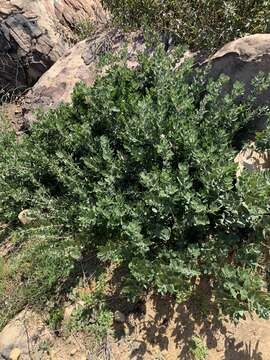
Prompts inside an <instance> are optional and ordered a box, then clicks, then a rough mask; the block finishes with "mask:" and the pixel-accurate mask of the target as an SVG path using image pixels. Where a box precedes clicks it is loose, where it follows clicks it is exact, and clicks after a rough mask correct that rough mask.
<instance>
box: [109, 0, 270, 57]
mask: <svg viewBox="0 0 270 360" xmlns="http://www.w3.org/2000/svg"><path fill="white" fill-rule="evenodd" d="M103 4H104V6H105V7H107V8H108V9H109V10H110V11H111V13H112V16H113V19H114V21H115V22H116V24H118V25H120V26H124V27H126V28H128V29H136V28H141V27H142V26H146V27H150V28H151V29H155V30H158V31H161V32H162V31H163V32H166V33H168V34H171V35H175V39H176V40H177V41H180V43H182V44H183V43H184V44H187V45H189V46H190V47H191V48H195V49H196V48H198V49H199V50H202V48H206V49H207V50H209V51H211V50H213V49H215V48H217V47H219V46H221V45H224V44H225V43H226V42H228V41H231V40H234V39H235V38H237V37H241V36H244V35H246V34H255V33H266V32H268V31H269V22H270V3H269V1H268V0H266V1H265V0H258V1H254V0H245V1H243V0H226V1H225V0H115V1H109V0H103Z"/></svg>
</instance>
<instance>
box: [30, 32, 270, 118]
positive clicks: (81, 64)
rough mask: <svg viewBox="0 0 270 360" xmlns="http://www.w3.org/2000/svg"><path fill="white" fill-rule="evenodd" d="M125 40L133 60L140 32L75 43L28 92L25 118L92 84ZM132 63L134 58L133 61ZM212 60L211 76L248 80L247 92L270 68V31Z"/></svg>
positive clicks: (242, 41) (266, 96)
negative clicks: (101, 62)
mask: <svg viewBox="0 0 270 360" xmlns="http://www.w3.org/2000/svg"><path fill="white" fill-rule="evenodd" d="M126 42H128V43H129V52H130V57H131V59H132V54H134V53H135V51H136V49H138V48H139V47H140V48H141V47H142V46H143V36H142V34H141V33H139V34H138V33H132V34H130V35H127V34H124V33H122V32H121V31H117V30H111V31H109V32H102V33H99V34H97V35H95V36H94V37H92V38H89V39H87V40H85V41H82V42H80V43H78V44H77V45H75V47H73V48H72V49H71V50H70V51H68V52H67V53H66V54H65V55H64V56H63V57H62V58H61V59H59V60H58V61H57V62H56V64H54V66H52V67H51V69H50V70H49V71H47V72H46V74H44V75H43V76H42V78H41V79H40V80H39V81H38V82H37V83H36V85H35V86H34V87H33V88H32V89H31V90H30V91H29V92H28V94H27V96H26V98H25V102H24V105H23V112H24V113H25V118H28V119H29V118H31V117H32V116H31V114H30V112H31V111H32V110H35V109H37V108H39V107H41V108H45V109H46V108H51V107H56V106H57V105H59V104H60V102H62V101H63V102H69V101H70V97H71V93H72V89H73V87H74V85H75V84H76V82H78V81H80V80H81V81H84V82H85V83H86V84H88V85H92V84H93V82H94V80H95V77H96V70H95V65H96V62H97V60H98V58H99V57H100V55H101V54H103V53H105V52H107V51H109V50H112V51H116V50H117V49H119V48H121V47H122V46H123V44H124V43H126ZM133 62H134V59H133ZM133 62H132V60H131V62H130V64H131V65H132V63H133ZM209 62H210V63H211V65H212V70H211V76H212V77H218V76H219V75H220V74H222V73H224V74H226V75H228V76H229V77H230V78H231V81H230V84H232V83H233V82H234V81H236V80H240V81H242V82H244V83H245V85H246V88H247V93H248V92H249V91H250V88H251V85H250V84H251V80H252V79H253V78H254V77H255V76H256V75H257V74H258V73H259V72H261V71H262V72H265V73H269V71H270V34H257V35H251V36H246V37H244V38H240V39H237V40H235V41H232V42H230V43H229V44H227V45H225V46H224V47H223V48H222V49H220V50H219V51H218V52H217V53H216V54H215V55H213V56H212V57H211V58H210V59H208V60H207V62H206V63H207V64H208V63H209ZM269 99H270V91H267V92H265V93H264V94H262V95H261V96H259V97H258V101H259V102H260V103H268V102H269Z"/></svg>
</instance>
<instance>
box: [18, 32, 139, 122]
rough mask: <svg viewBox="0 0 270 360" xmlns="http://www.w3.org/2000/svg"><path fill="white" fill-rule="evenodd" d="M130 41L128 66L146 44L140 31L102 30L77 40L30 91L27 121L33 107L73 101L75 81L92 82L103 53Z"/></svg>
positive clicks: (133, 62)
mask: <svg viewBox="0 0 270 360" xmlns="http://www.w3.org/2000/svg"><path fill="white" fill-rule="evenodd" d="M126 43H128V44H129V47H128V48H129V50H128V51H129V54H130V56H129V61H128V66H130V67H134V66H136V64H137V62H136V58H135V56H134V54H135V52H136V50H138V49H142V48H143V47H144V39H143V36H142V35H141V33H132V34H129V35H127V34H124V33H123V32H121V31H118V30H111V31H108V32H101V33H99V34H97V35H95V36H93V37H92V38H90V39H87V40H84V41H82V42H79V43H78V44H76V45H75V46H74V47H73V48H72V49H71V50H69V51H68V52H67V53H66V54H65V55H64V56H63V57H61V58H60V59H59V60H58V61H57V62H56V63H55V64H54V65H53V66H52V67H51V68H50V69H49V70H48V71H47V72H46V74H44V75H43V76H42V77H41V78H40V79H39V81H38V82H37V83H36V84H35V86H34V87H33V88H32V89H31V90H30V91H29V92H28V94H27V95H26V97H25V100H24V103H23V112H24V117H25V120H26V122H30V123H31V122H32V121H33V120H34V117H33V115H32V111H33V110H35V109H37V108H43V109H48V108H55V107H57V106H58V105H59V104H60V103H61V102H70V100H71V94H72V91H73V88H74V86H75V84H76V83H77V82H78V81H83V82H85V83H86V84H87V85H93V83H94V81H95V79H96V75H97V72H96V64H97V62H98V60H99V58H100V56H101V55H102V54H104V53H107V52H109V51H112V52H117V51H119V50H120V49H121V48H122V47H123V45H124V44H126Z"/></svg>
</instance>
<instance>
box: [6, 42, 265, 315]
mask: <svg viewBox="0 0 270 360" xmlns="http://www.w3.org/2000/svg"><path fill="white" fill-rule="evenodd" d="M179 56H180V55H179V50H178V49H176V50H175V51H174V52H173V53H171V54H170V56H168V54H167V53H166V52H165V50H164V48H163V46H159V47H158V48H157V50H156V51H155V52H154V54H153V55H152V56H148V55H144V54H138V59H139V66H138V67H137V68H136V69H128V68H127V67H126V66H125V65H119V64H118V65H114V66H112V67H111V68H110V70H108V72H107V74H106V75H105V76H103V77H99V78H98V79H97V80H96V83H95V85H94V86H93V87H92V88H88V87H86V86H85V85H83V84H79V85H78V86H77V87H76V89H75V90H74V94H73V100H72V104H71V105H62V106H60V107H59V108H58V109H56V110H52V111H49V112H48V113H47V114H43V115H41V116H40V119H39V122H37V123H35V124H33V126H32V127H31V129H29V131H28V133H26V134H25V135H23V137H22V139H21V141H19V142H18V141H16V139H15V136H14V135H13V134H12V133H10V132H4V133H1V139H0V153H1V161H0V174H1V175H0V221H1V223H3V224H8V228H7V229H5V236H6V235H7V232H9V233H10V234H11V236H12V238H13V241H14V242H15V243H16V244H17V249H18V250H17V252H15V255H13V257H11V258H10V261H9V272H8V274H6V275H5V277H6V279H13V284H17V285H16V289H14V294H15V295H14V296H15V297H16V298H17V299H18V298H19V297H20V296H21V298H22V299H24V300H22V302H23V301H25V299H27V301H28V302H30V303H34V302H40V301H43V300H45V301H46V299H47V298H48V297H50V296H51V294H53V293H55V291H59V289H61V288H62V287H63V284H64V283H65V281H66V280H67V279H69V278H70V277H72V272H73V270H74V267H75V265H76V263H77V261H78V259H80V258H81V257H83V256H86V254H88V253H89V252H91V251H93V250H94V251H96V252H97V254H98V256H99V258H100V259H101V260H102V261H105V262H107V261H110V262H115V263H116V264H118V265H121V266H123V267H125V268H126V269H128V275H127V278H126V282H125V284H124V285H125V288H124V289H125V291H126V292H128V293H129V294H130V293H131V292H132V291H133V290H134V289H135V288H137V289H147V288H153V289H155V291H158V292H159V293H161V294H167V293H170V294H174V295H176V296H178V298H179V300H180V299H182V300H184V299H186V298H188V297H189V296H190V295H192V294H193V293H194V292H195V291H196V288H197V287H198V286H199V283H200V280H202V279H207V281H208V283H209V286H210V288H211V289H212V294H213V298H212V299H213V300H215V302H216V304H218V306H219V307H220V308H221V309H222V310H223V311H224V312H225V313H229V314H230V315H232V316H235V317H239V316H241V315H243V311H244V310H250V311H253V310H255V311H257V313H258V314H259V315H260V316H264V317H266V316H268V314H269V309H270V308H269V305H270V303H269V296H268V293H267V291H266V290H265V289H266V288H267V283H266V280H267V277H266V272H267V262H266V257H267V254H266V251H265V249H266V248H265V247H264V244H265V241H266V240H264V238H265V237H266V234H267V229H268V228H267V225H266V224H267V222H269V196H270V176H269V172H246V171H244V172H243V173H242V176H241V177H240V178H239V179H238V180H237V179H236V164H235V163H234V157H235V155H236V153H237V150H236V148H235V147H234V143H235V138H236V137H237V135H238V134H239V132H240V131H243V129H245V128H246V127H247V126H248V124H249V122H250V121H252V120H253V119H254V118H255V117H256V116H262V115H264V116H265V117H266V122H268V119H269V111H268V109H267V108H259V109H255V108H254V107H253V102H254V96H253V95H252V94H251V95H250V97H249V98H248V99H247V100H246V101H243V99H242V95H243V93H244V86H243V85H242V84H240V83H238V82H237V83H235V84H234V86H233V88H232V89H231V90H230V91H229V92H228V93H226V94H223V93H222V89H223V87H224V84H225V83H226V82H227V81H228V79H227V78H226V77H225V76H221V77H220V78H219V79H218V81H213V80H208V81H206V80H205V79H206V76H205V73H204V71H202V70H197V71H195V70H194V68H193V66H192V63H191V62H189V61H188V62H186V63H184V64H183V65H182V66H180V67H177V66H176V64H177V62H178V60H179ZM266 80H267V81H266ZM267 82H268V83H269V79H265V77H264V76H263V75H262V76H260V77H258V78H257V79H256V80H254V84H253V85H254V94H255V93H257V92H258V91H263V90H264V89H265V88H266V86H267V85H268V84H267ZM221 94H222V96H221ZM267 129H268V127H267V128H266V130H265V132H264V133H263V135H262V134H261V135H260V145H261V146H263V144H267V139H268V134H269V131H268V130H267ZM22 209H28V211H27V212H26V213H27V217H28V218H29V219H28V220H29V221H28V222H29V224H28V225H26V226H22V225H21V224H20V223H19V221H18V218H17V217H18V214H19V213H20V211H21V210H22ZM14 279H17V280H16V281H14ZM9 284H10V282H9ZM20 289H21V290H20ZM263 290H264V291H263ZM5 291H6V293H8V294H9V295H10V291H11V290H10V288H9V290H7V288H6V290H5V289H4V290H3V286H2V292H3V294H4V293H5ZM19 294H21V295H19ZM4 299H5V296H3V297H2V309H4V308H5V301H4ZM0 305H1V304H0ZM3 313H5V311H3Z"/></svg>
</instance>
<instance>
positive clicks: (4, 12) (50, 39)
mask: <svg viewBox="0 0 270 360" xmlns="http://www.w3.org/2000/svg"><path fill="white" fill-rule="evenodd" d="M84 18H87V19H89V21H92V23H93V24H95V25H96V26H97V27H98V25H99V24H100V23H101V22H105V21H106V14H105V12H104V11H103V9H102V6H101V4H100V1H99V0H84V1H81V0H58V1H51V0H43V1H33V0H0V98H1V93H2V94H4V93H6V92H7V91H14V90H22V89H24V88H28V87H30V86H32V85H33V84H34V83H35V82H36V81H37V80H38V79H39V78H40V76H41V75H42V74H43V73H44V72H45V71H46V70H47V69H49V68H50V67H51V66H52V65H53V64H54V62H55V61H56V60H57V59H58V58H59V57H60V56H62V55H63V54H64V52H65V51H66V50H67V49H68V48H69V47H70V44H71V42H72V40H74V36H75V35H74V32H73V31H72V29H73V28H74V26H75V25H76V23H77V22H79V21H80V20H81V19H84Z"/></svg>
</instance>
